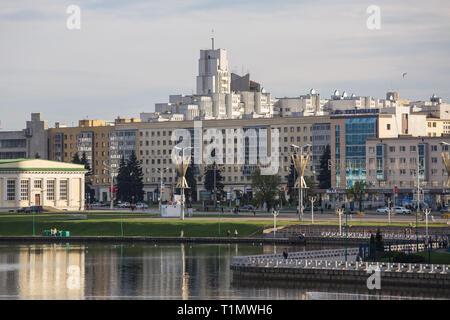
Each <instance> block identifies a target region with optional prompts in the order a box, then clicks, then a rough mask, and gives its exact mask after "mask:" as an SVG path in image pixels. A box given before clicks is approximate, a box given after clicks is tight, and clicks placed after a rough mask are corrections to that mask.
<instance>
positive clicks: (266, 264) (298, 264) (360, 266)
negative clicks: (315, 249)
mask: <svg viewBox="0 0 450 320" xmlns="http://www.w3.org/2000/svg"><path fill="white" fill-rule="evenodd" d="M232 266H237V267H260V268H301V269H324V270H355V271H364V272H367V270H369V268H371V269H372V270H373V268H374V267H375V268H376V270H379V271H381V272H410V273H439V274H450V265H446V264H418V263H388V262H344V261H328V260H309V259H305V260H301V259H293V258H292V259H291V258H288V259H284V258H248V259H235V260H233V263H232Z"/></svg>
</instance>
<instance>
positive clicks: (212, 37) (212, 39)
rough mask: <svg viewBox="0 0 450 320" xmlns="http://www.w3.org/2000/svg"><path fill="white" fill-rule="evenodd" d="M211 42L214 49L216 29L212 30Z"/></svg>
mask: <svg viewBox="0 0 450 320" xmlns="http://www.w3.org/2000/svg"><path fill="white" fill-rule="evenodd" d="M211 44H212V49H213V50H214V29H212V30H211Z"/></svg>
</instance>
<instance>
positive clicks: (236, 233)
mask: <svg viewBox="0 0 450 320" xmlns="http://www.w3.org/2000/svg"><path fill="white" fill-rule="evenodd" d="M234 236H235V237H236V238H237V236H238V231H237V229H234Z"/></svg>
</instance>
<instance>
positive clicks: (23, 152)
mask: <svg viewBox="0 0 450 320" xmlns="http://www.w3.org/2000/svg"><path fill="white" fill-rule="evenodd" d="M47 129H48V124H47V121H45V120H42V119H41V114H40V113H32V114H31V121H27V124H26V128H25V129H23V130H20V131H0V159H17V158H42V159H48V133H47Z"/></svg>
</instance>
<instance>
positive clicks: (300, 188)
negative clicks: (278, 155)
mask: <svg viewBox="0 0 450 320" xmlns="http://www.w3.org/2000/svg"><path fill="white" fill-rule="evenodd" d="M291 146H292V147H294V148H296V149H299V150H300V163H299V166H300V167H299V173H300V174H299V176H300V181H299V182H300V183H299V186H298V209H299V210H298V211H299V217H298V219H299V221H303V185H302V183H303V168H302V167H303V148H305V147H309V146H311V144H305V145H303V146H297V145H295V144H291Z"/></svg>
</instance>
